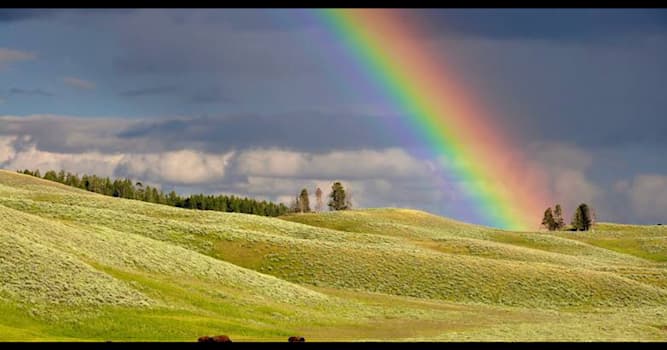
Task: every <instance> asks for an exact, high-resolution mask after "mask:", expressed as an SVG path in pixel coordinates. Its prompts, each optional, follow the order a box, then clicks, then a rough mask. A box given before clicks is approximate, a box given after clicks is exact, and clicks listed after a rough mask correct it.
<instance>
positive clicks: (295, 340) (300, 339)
mask: <svg viewBox="0 0 667 350" xmlns="http://www.w3.org/2000/svg"><path fill="white" fill-rule="evenodd" d="M287 341H288V342H290V343H305V342H306V339H305V338H304V337H295V336H292V337H289V339H287Z"/></svg>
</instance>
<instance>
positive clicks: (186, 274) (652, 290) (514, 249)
mask: <svg viewBox="0 0 667 350" xmlns="http://www.w3.org/2000/svg"><path fill="white" fill-rule="evenodd" d="M666 242H667V230H665V229H664V228H659V227H642V226H627V225H612V224H601V225H598V226H597V227H596V230H595V231H594V232H585V233H581V232H559V233H544V232H541V233H537V232H507V231H501V230H495V229H490V228H485V227H482V226H475V225H468V224H465V223H461V222H457V221H454V220H449V219H446V218H441V217H437V216H434V215H430V214H427V213H423V212H419V211H415V210H406V209H368V210H353V211H345V212H332V213H329V212H327V213H321V214H304V215H290V216H286V217H283V218H281V219H277V218H265V217H260V216H255V215H246V214H234V213H219V212H211V211H195V210H184V209H179V208H173V207H168V206H162V205H156V204H151V203H145V202H140V201H134V200H125V199H119V198H112V197H105V196H101V195H97V194H94V193H90V192H85V191H81V190H78V189H74V188H70V187H67V186H64V185H60V184H56V183H53V182H49V181H45V180H42V179H37V178H34V177H30V176H26V175H19V174H15V173H12V172H6V171H0V267H2V269H1V270H0V282H1V284H0V340H27V341H37V340H54V341H62V340H77V341H104V340H115V341H121V340H133V341H150V340H157V341H174V340H178V341H195V340H196V339H197V337H198V336H200V335H204V334H208V335H212V334H228V335H230V336H231V337H232V339H234V340H240V341H243V340H260V341H281V342H282V341H286V339H287V337H288V336H290V335H296V334H300V335H304V336H305V337H306V338H307V340H308V341H318V340H319V341H322V340H359V341H364V340H666V339H667V331H665V330H664V328H661V327H663V326H665V325H667V308H666V306H665V305H667V290H666V289H665V288H666V287H667V266H666V265H665V264H664V261H665V260H664V257H665V255H666V254H665V245H666Z"/></svg>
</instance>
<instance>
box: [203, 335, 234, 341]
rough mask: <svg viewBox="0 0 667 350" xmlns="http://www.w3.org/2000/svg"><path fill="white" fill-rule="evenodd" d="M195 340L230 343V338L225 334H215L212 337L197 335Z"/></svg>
mask: <svg viewBox="0 0 667 350" xmlns="http://www.w3.org/2000/svg"><path fill="white" fill-rule="evenodd" d="M197 342H199V343H231V342H232V340H231V339H229V337H228V336H226V335H216V336H213V337H209V336H207V335H205V336H202V337H199V339H197Z"/></svg>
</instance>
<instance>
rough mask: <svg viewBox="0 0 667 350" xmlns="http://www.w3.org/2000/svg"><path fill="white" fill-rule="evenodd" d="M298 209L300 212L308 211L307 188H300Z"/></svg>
mask: <svg viewBox="0 0 667 350" xmlns="http://www.w3.org/2000/svg"><path fill="white" fill-rule="evenodd" d="M299 209H300V210H301V212H302V213H308V212H310V201H309V199H308V190H307V189H305V188H304V189H302V190H301V193H300V194H299Z"/></svg>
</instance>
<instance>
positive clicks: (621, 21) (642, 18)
mask: <svg viewBox="0 0 667 350" xmlns="http://www.w3.org/2000/svg"><path fill="white" fill-rule="evenodd" d="M412 12H413V14H414V15H416V16H419V19H420V22H421V23H425V24H426V25H427V27H428V28H430V32H431V34H433V35H443V36H452V35H454V36H457V35H464V36H474V37H485V38H491V39H543V40H564V41H586V42H588V43H590V42H591V40H592V39H597V40H605V39H609V40H614V38H616V37H618V36H619V35H633V34H652V33H664V32H665V31H667V10H664V9H658V10H656V9H440V10H413V11H412Z"/></svg>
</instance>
